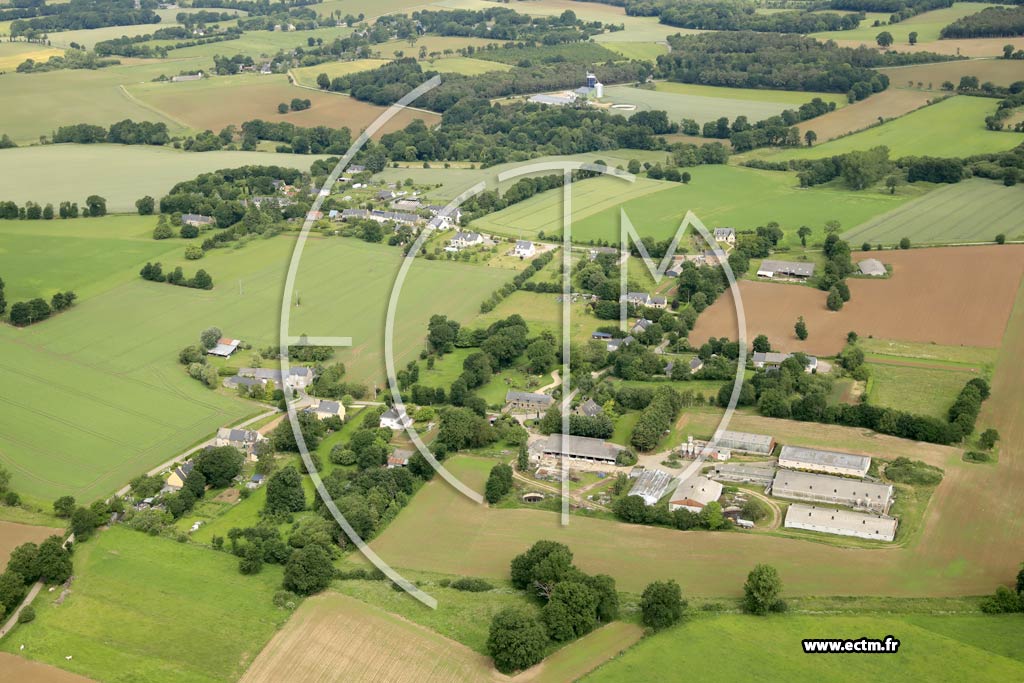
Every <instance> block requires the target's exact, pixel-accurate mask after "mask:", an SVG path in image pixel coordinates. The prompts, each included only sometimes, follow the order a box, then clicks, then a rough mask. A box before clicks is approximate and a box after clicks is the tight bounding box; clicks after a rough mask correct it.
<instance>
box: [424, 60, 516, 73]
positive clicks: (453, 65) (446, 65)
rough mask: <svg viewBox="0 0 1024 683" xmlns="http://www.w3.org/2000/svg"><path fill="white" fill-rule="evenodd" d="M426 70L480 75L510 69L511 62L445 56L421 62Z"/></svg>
mask: <svg viewBox="0 0 1024 683" xmlns="http://www.w3.org/2000/svg"><path fill="white" fill-rule="evenodd" d="M420 64H421V65H422V66H423V69H424V71H437V72H438V73H442V74H462V75H463V76H479V75H480V74H486V73H491V72H494V71H508V70H510V69H512V68H513V67H512V65H511V64H503V63H501V62H490V61H487V60H483V59H473V58H472V57H444V58H441V59H431V60H429V61H424V62H420Z"/></svg>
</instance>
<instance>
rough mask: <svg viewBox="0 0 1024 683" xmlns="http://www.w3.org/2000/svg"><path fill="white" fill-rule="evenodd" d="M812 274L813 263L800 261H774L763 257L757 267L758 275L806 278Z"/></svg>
mask: <svg viewBox="0 0 1024 683" xmlns="http://www.w3.org/2000/svg"><path fill="white" fill-rule="evenodd" d="M812 275H814V264H813V263H804V262H800V261H776V260H774V259H765V260H764V261H762V262H761V267H760V268H758V269H757V276H758V277H766V278H774V277H779V276H782V277H796V278H808V277H811V276H812Z"/></svg>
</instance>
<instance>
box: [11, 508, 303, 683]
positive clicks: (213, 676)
mask: <svg viewBox="0 0 1024 683" xmlns="http://www.w3.org/2000/svg"><path fill="white" fill-rule="evenodd" d="M280 583H281V569H280V568H279V567H275V566H272V565H267V566H264V567H263V571H262V572H260V573H259V574H257V575H255V576H240V575H239V573H238V561H237V560H236V559H235V558H234V557H232V556H231V555H230V554H229V553H217V552H212V551H210V550H207V549H203V548H199V547H196V546H193V545H189V544H181V543H176V542H174V541H172V540H169V539H166V538H154V537H151V536H147V535H145V534H142V533H138V532H134V531H130V530H128V529H125V528H114V529H110V530H109V531H104V532H101V533H100V534H99V535H98V536H96V537H95V538H93V539H91V540H90V541H88V542H86V543H82V544H80V545H76V546H75V579H74V584H73V586H72V589H71V592H70V594H69V595H68V597H67V598H66V599H65V600H64V602H63V604H61V605H59V606H57V605H54V604H53V599H54V598H55V597H56V595H57V594H56V593H54V594H47V593H45V592H44V593H42V594H41V595H40V597H39V598H37V599H36V601H35V608H36V614H37V616H36V619H35V621H33V622H32V623H30V624H22V625H20V626H19V627H18V634H17V637H15V638H7V639H6V640H4V641H3V642H2V643H0V649H2V650H4V651H7V652H15V653H18V654H21V655H22V656H27V657H30V658H32V659H37V660H39V661H42V662H46V663H48V664H52V665H55V666H59V667H60V668H62V669H67V670H68V671H72V672H74V673H77V674H80V675H83V676H87V677H89V678H91V679H94V680H108V681H122V680H125V681H126V680H161V681H167V682H168V683H212V682H214V681H223V682H225V683H226V682H228V681H235V680H237V679H238V678H239V676H241V675H242V673H243V672H244V671H245V669H246V668H247V667H248V665H249V663H250V662H251V661H252V660H253V659H254V658H255V657H256V655H257V653H258V652H259V649H260V647H261V645H262V644H263V643H265V642H267V641H268V640H270V638H271V636H272V635H273V634H274V632H275V631H276V630H277V629H278V628H280V627H281V626H282V625H283V624H284V623H285V621H286V620H287V619H288V617H289V615H290V613H289V612H287V611H285V610H282V609H279V608H276V607H274V605H273V604H272V602H271V598H272V597H273V594H274V592H275V591H276V590H278V589H279V587H280ZM21 645H24V648H25V649H24V650H20V646H21Z"/></svg>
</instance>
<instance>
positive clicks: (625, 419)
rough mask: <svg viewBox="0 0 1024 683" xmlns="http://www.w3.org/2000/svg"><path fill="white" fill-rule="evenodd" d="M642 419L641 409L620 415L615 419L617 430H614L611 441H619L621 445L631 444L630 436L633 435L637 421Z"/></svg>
mask: <svg viewBox="0 0 1024 683" xmlns="http://www.w3.org/2000/svg"><path fill="white" fill-rule="evenodd" d="M639 419H640V411H634V412H630V413H625V414H624V415H620V416H619V418H618V419H617V420H615V431H613V432H612V436H611V438H610V439H608V440H609V441H611V442H612V443H617V444H619V445H620V446H628V445H629V437H630V436H632V435H633V428H634V427H636V421H637V420H639Z"/></svg>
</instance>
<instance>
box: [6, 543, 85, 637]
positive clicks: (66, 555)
mask: <svg viewBox="0 0 1024 683" xmlns="http://www.w3.org/2000/svg"><path fill="white" fill-rule="evenodd" d="M71 572H72V561H71V552H70V551H69V550H68V549H66V548H65V547H64V539H62V538H61V537H60V536H50V537H49V538H47V539H46V540H44V541H43V542H42V543H39V544H38V545H37V544H35V543H32V542H29V543H22V544H21V545H19V546H17V547H16V548H14V550H12V551H11V554H10V557H9V558H8V559H7V568H6V569H5V570H4V573H3V574H0V616H4V617H6V616H7V615H9V614H11V613H12V612H13V611H14V610H15V609H17V608H18V606H19V605H20V604H21V601H22V600H24V599H25V596H26V595H28V591H29V588H31V586H32V584H34V583H35V582H37V581H42V582H43V583H44V584H47V585H51V586H52V585H60V584H62V583H64V582H65V581H67V580H68V579H69V578H70V577H71ZM34 618H35V611H34V609H33V608H32V606H31V605H28V606H26V607H25V608H24V609H23V610H22V611H21V614H20V615H19V617H18V621H19V622H22V623H23V622H27V621H32V619H34Z"/></svg>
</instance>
